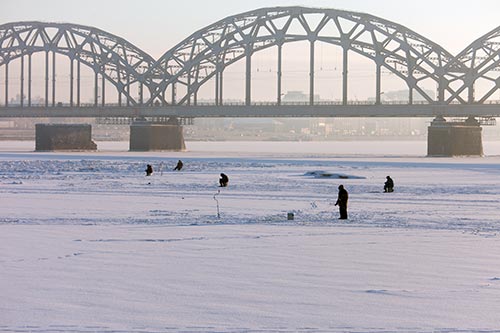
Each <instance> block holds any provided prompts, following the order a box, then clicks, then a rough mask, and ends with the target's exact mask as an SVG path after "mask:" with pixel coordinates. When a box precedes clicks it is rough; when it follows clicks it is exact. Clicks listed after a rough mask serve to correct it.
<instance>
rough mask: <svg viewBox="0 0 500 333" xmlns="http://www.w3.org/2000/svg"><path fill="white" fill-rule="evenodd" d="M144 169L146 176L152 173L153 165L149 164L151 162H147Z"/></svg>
mask: <svg viewBox="0 0 500 333" xmlns="http://www.w3.org/2000/svg"><path fill="white" fill-rule="evenodd" d="M144 171H146V176H151V174H152V173H153V167H152V166H151V164H148V165H147V166H146V170H144Z"/></svg>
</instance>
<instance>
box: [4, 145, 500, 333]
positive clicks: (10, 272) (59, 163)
mask: <svg viewBox="0 0 500 333" xmlns="http://www.w3.org/2000/svg"><path fill="white" fill-rule="evenodd" d="M8 145H10V146H9V148H12V149H4V152H0V200H1V206H0V272H1V273H0V295H1V297H0V332H13V331H19V332H362V333H363V332H470V331H473V332H498V331H500V319H499V318H500V317H499V313H500V303H499V302H498V299H499V298H500V283H499V282H500V265H499V263H500V242H499V241H498V239H499V233H500V205H499V201H500V175H499V170H500V157H496V156H489V157H485V158H456V159H453V158H423V157H421V156H419V155H418V154H419V152H418V150H413V151H412V150H408V151H407V153H408V152H409V153H408V154H401V155H399V156H398V155H392V156H389V157H388V156H387V155H386V154H385V153H384V152H382V154H380V155H377V154H375V155H364V156H351V155H349V156H346V155H343V154H342V153H340V154H338V155H336V154H335V152H332V153H319V152H317V151H316V150H318V151H320V150H321V149H320V148H317V147H316V148H315V149H311V147H312V146H311V145H309V148H308V149H307V151H305V152H304V151H300V149H298V150H297V149H295V148H292V149H289V150H282V151H281V152H280V153H276V152H273V149H275V148H273V147H271V148H269V146H266V144H265V143H261V144H254V145H253V149H254V150H255V151H251V152H249V153H243V152H242V151H238V150H237V149H236V148H235V147H237V146H238V144H233V143H226V146H225V147H226V148H225V149H221V147H223V146H221V145H219V144H217V145H216V146H214V145H213V144H212V143H205V144H198V146H197V147H196V149H192V148H191V150H190V151H189V152H185V153H127V152H123V151H119V150H116V149H115V147H116V146H111V145H110V146H109V148H108V149H104V151H100V152H96V153H89V154H84V153H78V152H72V153H33V152H30V151H29V149H26V144H17V143H9V144H8ZM272 145H274V143H273V144H272ZM289 145H290V147H294V146H293V144H289ZM345 145H346V143H344V146H343V147H344V148H342V149H345ZM189 146H190V145H188V148H189ZM320 146H321V147H323V148H324V146H323V143H322V144H321V145H320ZM191 147H192V146H191ZM199 147H201V148H199ZM259 147H260V152H259ZM2 148H5V146H4V147H2V145H1V144H0V150H1V149H2ZM282 148H283V146H282ZM217 150H219V152H216V151H217ZM179 158H181V159H182V160H183V162H184V168H183V170H182V171H181V172H173V171H172V169H173V168H174V166H175V164H176V162H177V160H178V159H179ZM146 164H152V165H153V168H154V170H155V172H154V173H153V175H152V176H150V177H146V176H145V173H144V169H145V166H146ZM318 170H323V171H324V172H322V174H324V173H328V174H338V175H348V176H349V177H348V178H347V179H345V178H344V179H338V178H336V177H311V176H308V175H309V174H311V173H314V172H317V171H318ZM220 172H224V173H226V174H227V175H228V176H229V178H230V183H229V184H230V185H229V187H227V188H219V187H217V181H218V175H219V173H220ZM387 175H390V176H391V177H392V178H393V179H394V181H395V192H394V193H382V192H383V183H384V181H385V177H386V176H387ZM339 184H343V185H344V186H345V187H346V189H347V190H348V191H349V194H350V201H349V217H350V218H349V220H348V221H346V222H339V221H338V220H337V217H338V211H337V207H334V206H333V203H334V202H335V200H336V195H337V187H338V185H339ZM218 190H220V191H221V193H220V195H218V196H217V199H218V200H219V208H220V215H221V217H220V218H217V206H216V202H215V200H214V194H215V193H217V191H218ZM288 212H293V213H294V216H295V219H294V220H292V221H289V220H287V213H288Z"/></svg>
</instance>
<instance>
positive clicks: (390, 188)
mask: <svg viewBox="0 0 500 333" xmlns="http://www.w3.org/2000/svg"><path fill="white" fill-rule="evenodd" d="M385 178H386V179H387V180H386V181H385V183H384V192H394V181H393V180H392V178H391V177H389V176H387V177H385Z"/></svg>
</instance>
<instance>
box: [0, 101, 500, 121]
mask: <svg viewBox="0 0 500 333" xmlns="http://www.w3.org/2000/svg"><path fill="white" fill-rule="evenodd" d="M141 116H142V117H185V118H191V117H192V118H219V117H239V118H242V117H248V118H252V117H346V118H349V117H435V116H445V117H468V116H475V117H498V116H500V104H470V105H466V104H452V105H436V104H414V105H400V104H391V105H384V104H382V105H355V104H349V105H314V106H311V105H281V106H278V105H264V104H262V105H250V106H247V105H223V106H216V105H198V106H187V105H182V106H171V105H170V106H130V107H119V106H99V107H96V106H80V107H70V106H55V107H52V106H50V107H40V106H36V107H20V106H9V107H0V118H18V117H24V118H47V117H66V118H86V117H88V118H101V117H141Z"/></svg>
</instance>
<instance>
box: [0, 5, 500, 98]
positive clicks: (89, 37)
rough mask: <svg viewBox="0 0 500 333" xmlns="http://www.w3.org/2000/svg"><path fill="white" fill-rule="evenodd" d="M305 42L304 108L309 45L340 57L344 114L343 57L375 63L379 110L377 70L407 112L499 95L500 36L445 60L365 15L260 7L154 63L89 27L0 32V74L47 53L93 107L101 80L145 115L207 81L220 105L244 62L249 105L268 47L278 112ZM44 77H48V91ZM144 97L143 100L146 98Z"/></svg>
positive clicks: (406, 32)
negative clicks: (284, 73)
mask: <svg viewBox="0 0 500 333" xmlns="http://www.w3.org/2000/svg"><path fill="white" fill-rule="evenodd" d="M304 41H306V42H309V43H310V45H311V47H310V76H311V79H310V99H311V100H310V104H311V105H312V104H314V100H313V95H314V60H313V59H314V48H315V45H316V43H327V44H331V45H335V46H337V47H339V48H341V49H342V50H343V65H342V67H343V68H342V73H343V74H342V75H343V103H344V104H345V105H347V80H348V65H347V64H348V59H347V58H348V54H349V53H350V52H352V53H357V54H359V55H361V56H364V57H366V58H368V59H370V60H371V61H373V62H374V64H375V67H376V92H375V96H376V102H377V104H379V103H380V96H381V94H382V92H381V88H380V86H381V84H380V75H381V69H382V68H384V69H385V70H387V71H389V72H390V73H393V74H394V75H395V76H397V77H398V78H400V79H401V80H402V81H404V82H405V83H406V85H407V87H408V89H409V104H412V96H413V93H414V92H418V93H419V94H420V95H421V96H422V97H424V99H425V100H426V102H427V103H429V104H443V105H446V104H456V103H459V104H473V103H484V102H485V101H486V100H487V99H488V98H490V97H491V96H492V94H493V93H494V92H496V91H497V90H499V88H500V74H498V73H497V72H499V68H500V27H499V28H497V29H495V30H493V31H491V32H489V33H488V34H486V35H484V36H483V37H481V38H479V39H478V40H476V41H475V42H473V43H472V44H471V45H469V46H468V47H467V48H466V49H464V51H462V52H461V53H460V54H459V55H457V56H453V55H452V54H450V53H449V52H448V51H446V50H445V49H444V48H442V47H441V46H439V45H438V44H436V43H434V42H432V41H431V40H429V39H427V38H425V37H423V36H421V35H419V34H418V33H416V32H414V31H412V30H410V29H408V28H406V27H404V26H402V25H399V24H397V23H394V22H391V21H387V20H384V19H382V18H379V17H376V16H373V15H369V14H364V13H357V12H350V11H343V10H336V9H319V8H305V7H296V6H294V7H273V8H262V9H257V10H253V11H249V12H246V13H241V14H237V15H234V16H230V17H227V18H225V19H222V20H220V21H218V22H216V23H214V24H211V25H209V26H207V27H205V28H203V29H200V30H198V31H196V32H195V33H193V34H192V35H191V36H189V37H188V38H186V39H185V40H183V41H181V42H180V43H179V44H177V45H176V46H175V47H173V48H172V49H170V50H168V51H167V52H166V53H165V54H164V55H163V56H162V57H161V58H160V59H158V60H157V61H155V60H154V59H153V58H152V57H151V56H149V55H148V54H147V53H146V52H144V51H142V50H140V49H139V48H137V47H136V46H134V45H133V44H131V43H129V42H128V41H126V40H124V39H123V38H120V37H117V36H115V35H112V34H109V33H107V32H104V31H102V30H99V29H96V28H93V27H87V26H82V25H75V24H67V23H43V22H17V23H8V24H3V25H0V67H1V66H5V67H6V71H8V64H9V63H10V62H11V61H13V60H15V59H19V58H21V61H24V58H25V57H28V59H29V61H31V60H30V59H31V58H30V57H31V55H33V54H34V53H37V52H45V53H46V63H47V64H48V58H49V54H50V53H52V54H53V55H54V58H53V59H55V54H61V55H64V56H66V57H68V58H69V59H70V60H71V66H72V69H71V73H72V74H71V75H72V79H71V80H73V62H74V61H75V62H76V63H78V64H83V65H85V66H88V67H90V68H91V69H92V70H93V71H94V73H95V77H96V84H95V86H96V88H95V89H96V93H95V96H96V103H97V76H98V75H100V76H101V78H102V79H103V82H104V80H106V81H108V82H110V83H111V84H112V85H114V87H115V88H116V90H117V92H118V93H119V96H120V103H121V96H123V97H124V98H125V101H126V105H127V106H129V105H146V106H148V105H149V106H153V105H158V104H159V103H160V104H162V105H167V104H180V105H184V104H190V101H191V98H193V97H194V98H195V101H196V94H197V92H198V90H199V89H200V87H202V86H203V85H204V84H206V83H207V82H208V81H209V80H211V79H212V78H214V77H215V79H216V90H217V92H216V104H217V103H221V102H222V77H223V73H224V70H225V68H227V67H228V66H230V65H232V64H233V63H236V62H238V61H246V63H247V65H246V74H245V82H246V86H247V88H246V97H247V104H248V102H250V97H249V96H250V93H251V90H250V86H251V84H250V82H251V80H250V75H251V74H250V73H251V58H252V55H254V54H255V53H256V52H259V51H262V50H265V49H268V48H272V47H276V48H278V50H279V51H278V53H279V56H278V58H279V60H278V61H279V64H280V65H278V71H277V81H278V84H277V87H278V88H277V101H278V104H280V100H281V97H280V96H281V94H280V92H281V90H280V89H281V58H280V57H281V48H282V46H283V45H284V44H287V43H294V42H304ZM245 59H246V60H245ZM54 63H55V60H54ZM47 68H48V65H47ZM47 71H48V70H47ZM22 76H23V75H21V77H22ZM54 76H55V75H54ZM6 77H8V75H6ZM47 77H48V74H46V82H48V78H47ZM21 80H23V77H22V78H21ZM479 80H483V81H486V82H488V83H490V85H491V88H490V89H489V90H487V91H486V92H484V93H482V94H481V96H478V98H477V99H476V98H475V93H474V85H475V83H476V82H477V81H479ZM53 81H55V79H53ZM429 82H432V83H433V84H435V85H436V87H437V97H435V96H431V95H429V94H428V93H427V91H426V90H425V89H424V87H423V86H424V84H428V83H429ZM47 84H48V83H46V85H47ZM54 84H55V83H54ZM132 85H139V87H140V88H139V97H134V96H132V94H131V92H130V87H131V86H132ZM21 86H23V83H22V82H21ZM103 86H104V84H103ZM177 86H184V87H185V89H184V91H183V93H182V94H180V93H178V94H177V96H175V93H176V89H175V87H177ZM7 88H8V83H7V82H6V89H7ZM21 89H22V88H21ZM71 89H73V87H72V88H71ZM144 89H147V90H148V91H149V95H148V96H146V97H144V96H145V95H144V93H143V91H144ZM167 89H170V90H171V92H172V98H171V100H170V101H168V98H167V97H166V96H165V94H166V91H167ZM53 90H54V89H53ZM47 91H48V88H47V86H46V92H47ZM465 92H468V95H467V97H465V98H464V96H463V95H464V94H465ZM6 95H7V94H6ZM46 95H47V93H46ZM6 99H7V98H6ZM46 100H47V99H46ZM46 103H48V101H46ZM53 103H54V100H53ZM103 104H104V98H103Z"/></svg>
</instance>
